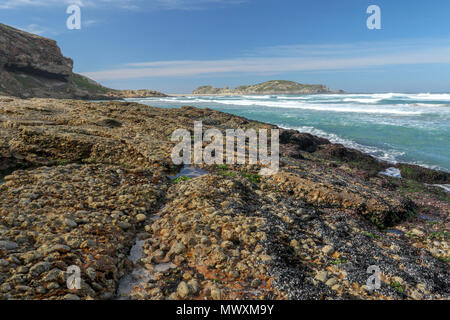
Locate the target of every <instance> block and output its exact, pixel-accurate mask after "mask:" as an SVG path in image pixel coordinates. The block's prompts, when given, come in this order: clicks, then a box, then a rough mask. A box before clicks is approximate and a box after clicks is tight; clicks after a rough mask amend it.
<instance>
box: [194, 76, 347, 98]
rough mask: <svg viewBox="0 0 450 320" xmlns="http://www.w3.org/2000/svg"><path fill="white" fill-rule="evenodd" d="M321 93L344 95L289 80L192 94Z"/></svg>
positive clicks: (314, 85)
mask: <svg viewBox="0 0 450 320" xmlns="http://www.w3.org/2000/svg"><path fill="white" fill-rule="evenodd" d="M320 93H344V91H342V90H337V91H332V90H329V89H328V88H327V87H326V86H324V85H321V84H300V83H297V82H294V81H287V80H271V81H267V82H263V83H258V84H255V85H246V86H239V87H237V88H235V89H230V88H228V87H225V88H214V87H212V86H201V87H199V88H197V89H195V90H194V91H192V94H196V95H208V94H213V95H215V94H220V95H262V94H320Z"/></svg>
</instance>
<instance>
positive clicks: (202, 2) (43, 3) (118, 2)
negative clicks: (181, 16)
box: [0, 0, 248, 11]
mask: <svg viewBox="0 0 450 320" xmlns="http://www.w3.org/2000/svg"><path fill="white" fill-rule="evenodd" d="M247 1H248V0H0V9H15V8H23V7H57V6H67V5H69V4H77V5H79V6H81V7H104V6H108V7H110V6H114V7H117V8H119V9H128V10H136V9H143V10H152V11H153V10H202V9H207V8H209V7H223V6H228V5H234V4H240V3H244V2H247Z"/></svg>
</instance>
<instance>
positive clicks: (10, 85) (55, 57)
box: [0, 23, 164, 100]
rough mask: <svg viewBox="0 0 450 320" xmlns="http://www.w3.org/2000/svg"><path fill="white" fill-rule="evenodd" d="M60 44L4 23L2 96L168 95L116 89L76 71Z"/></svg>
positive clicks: (0, 59)
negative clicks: (73, 69)
mask: <svg viewBox="0 0 450 320" xmlns="http://www.w3.org/2000/svg"><path fill="white" fill-rule="evenodd" d="M72 68H73V60H72V59H70V58H66V57H64V56H63V54H62V53H61V49H60V48H59V47H58V45H57V44H56V41H54V40H51V39H47V38H44V37H40V36H37V35H34V34H31V33H28V32H25V31H21V30H18V29H15V28H12V27H9V26H7V25H4V24H1V23H0V95H7V96H15V97H20V98H34V97H36V98H58V99H97V100H107V99H121V98H127V97H141V96H142V97H150V96H164V94H162V93H160V92H156V91H151V90H140V91H138V92H135V91H133V92H131V91H121V90H112V89H110V88H106V87H104V86H102V85H100V84H98V83H97V82H95V81H93V80H91V79H89V78H86V77H84V76H82V75H79V74H76V73H73V72H72Z"/></svg>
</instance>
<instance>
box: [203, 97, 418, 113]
mask: <svg viewBox="0 0 450 320" xmlns="http://www.w3.org/2000/svg"><path fill="white" fill-rule="evenodd" d="M210 102H214V103H218V104H225V105H239V106H261V107H271V108H289V109H305V110H317V111H331V112H345V113H374V114H395V115H405V116H409V115H420V114H422V111H413V110H411V111H408V110H403V109H395V108H391V107H370V108H362V107H361V106H360V105H359V106H358V105H354V106H352V105H341V104H313V103H303V102H300V101H298V102H285V101H264V100H247V99H242V100H211V101H210Z"/></svg>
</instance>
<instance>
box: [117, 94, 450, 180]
mask: <svg viewBox="0 0 450 320" xmlns="http://www.w3.org/2000/svg"><path fill="white" fill-rule="evenodd" d="M126 100H127V101H135V102H139V103H142V104H146V105H150V106H155V107H163V108H179V107H181V106H186V105H190V106H195V107H199V108H211V109H215V110H219V111H223V112H228V113H231V114H235V115H239V116H243V117H246V118H248V119H252V120H258V121H263V122H268V123H272V124H275V125H278V126H280V127H282V128H291V129H296V130H299V131H301V132H308V133H311V134H314V135H317V136H320V137H324V138H327V139H329V140H330V141H331V142H333V143H341V144H343V145H345V146H347V147H351V148H355V149H358V150H361V151H363V152H366V153H368V154H370V155H372V156H374V157H376V158H378V159H382V160H386V161H389V162H392V163H396V162H406V163H412V164H418V165H421V166H425V167H428V168H433V169H439V170H443V171H448V172H450V94H430V93H421V94H403V93H383V94H320V95H295V96H294V95H261V96H177V97H164V98H145V99H126Z"/></svg>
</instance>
